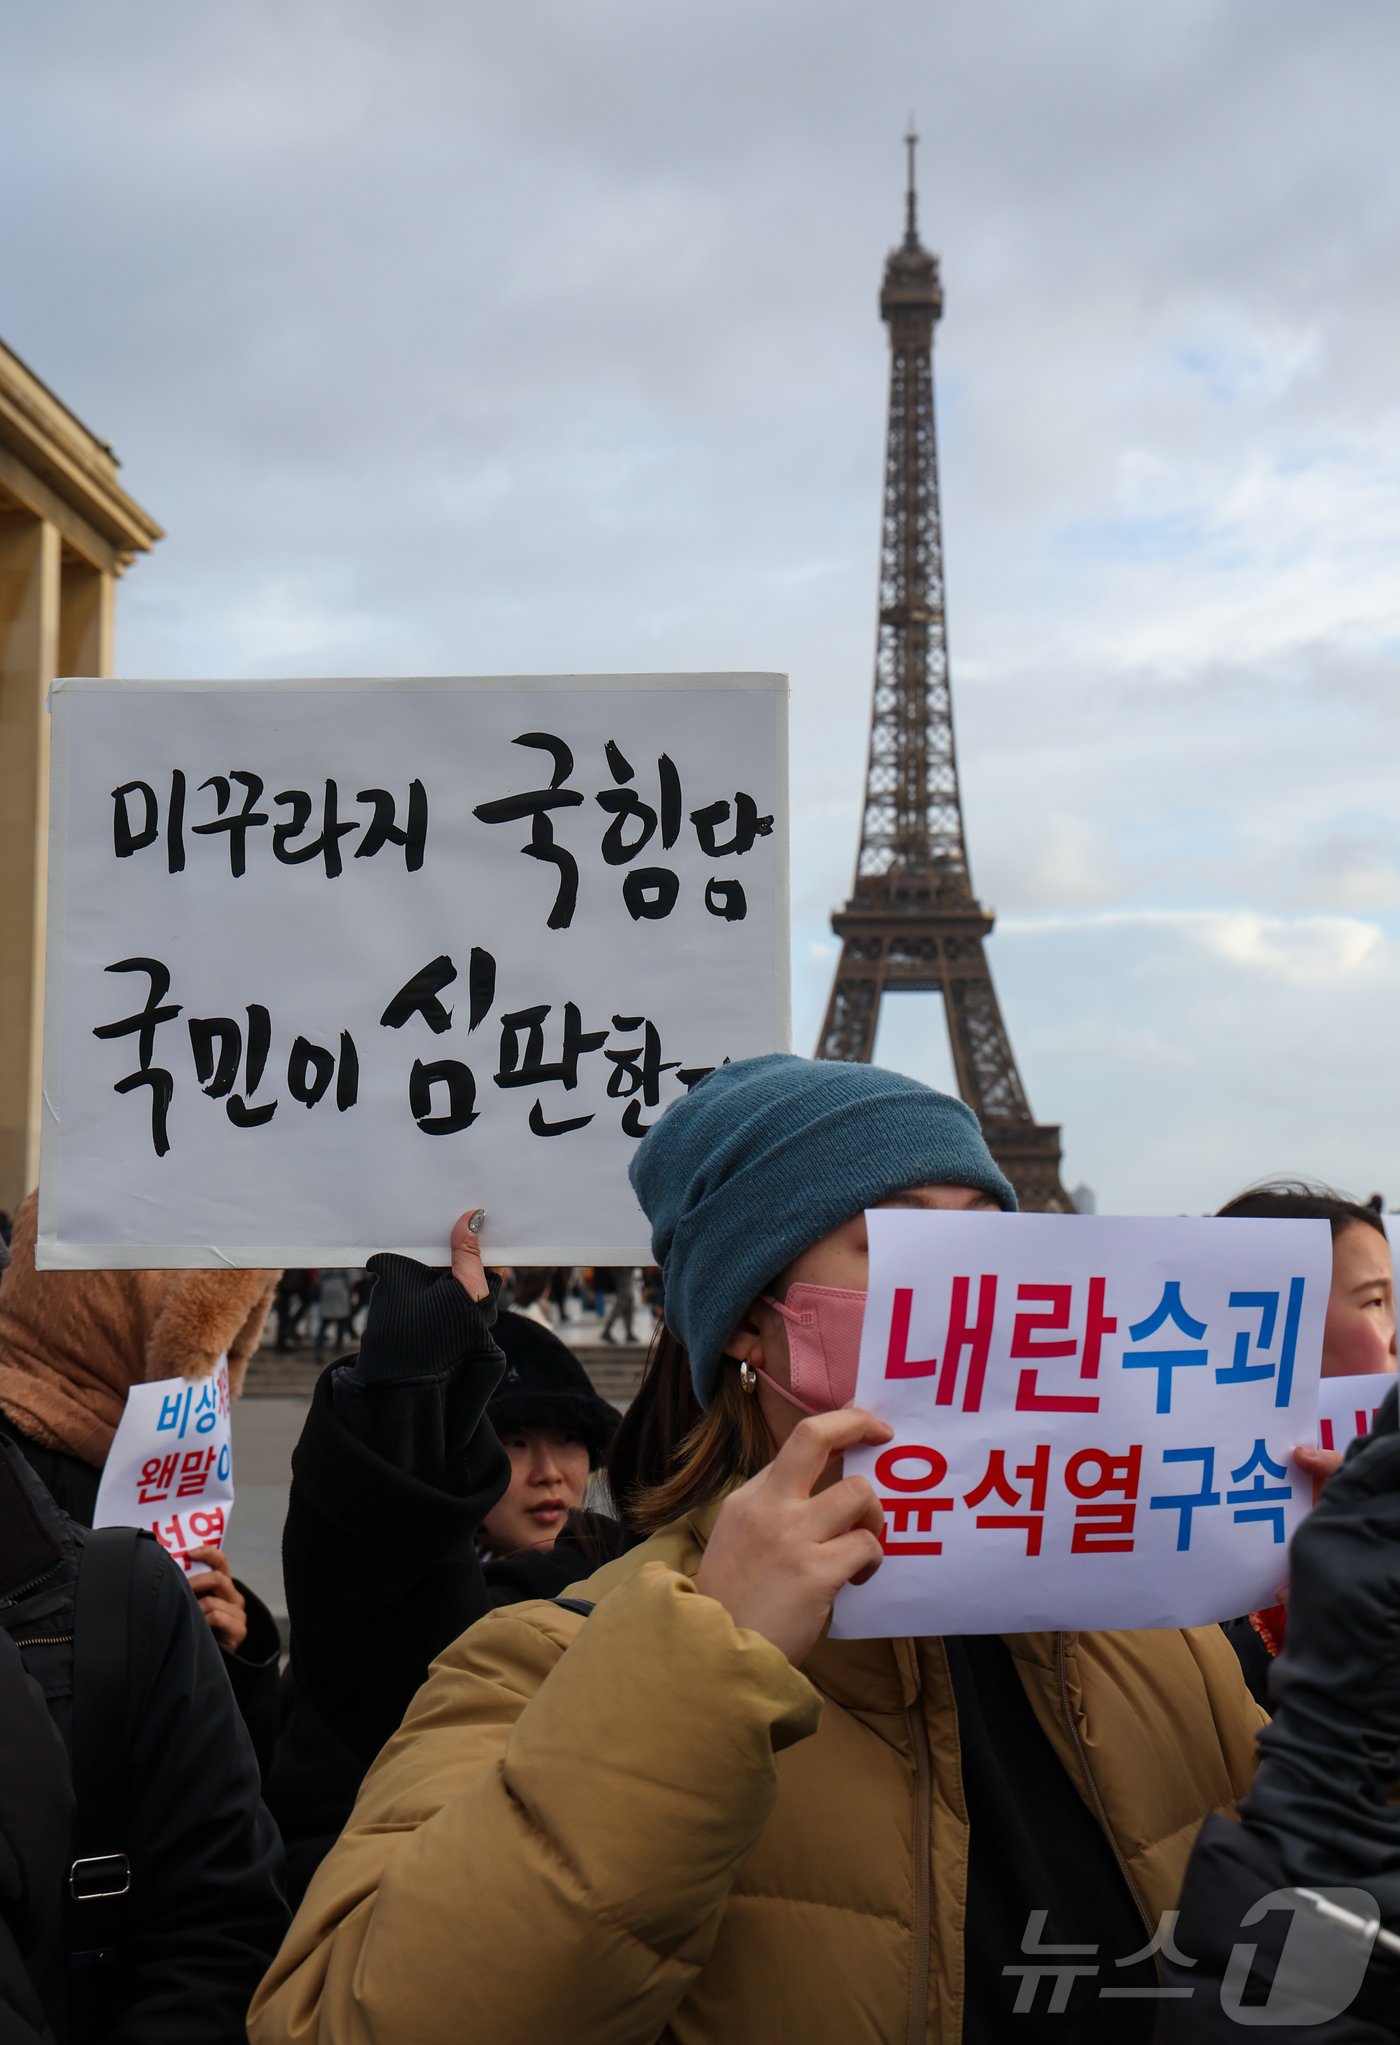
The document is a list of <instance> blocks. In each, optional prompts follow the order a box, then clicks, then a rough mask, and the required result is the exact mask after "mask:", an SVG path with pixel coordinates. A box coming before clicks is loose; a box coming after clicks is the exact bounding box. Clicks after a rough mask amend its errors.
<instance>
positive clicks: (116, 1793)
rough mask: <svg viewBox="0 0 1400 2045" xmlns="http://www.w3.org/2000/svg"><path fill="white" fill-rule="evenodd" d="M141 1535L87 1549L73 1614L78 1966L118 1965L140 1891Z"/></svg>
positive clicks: (112, 1537)
mask: <svg viewBox="0 0 1400 2045" xmlns="http://www.w3.org/2000/svg"><path fill="white" fill-rule="evenodd" d="M141 1538H142V1536H141V1534H140V1532H139V1531H138V1530H137V1528H135V1527H99V1528H97V1529H96V1530H95V1531H94V1532H92V1533H90V1534H89V1535H88V1537H87V1540H86V1541H85V1542H84V1544H83V1552H82V1556H81V1558H80V1560H79V1563H78V1589H77V1596H76V1599H75V1603H74V1614H73V1791H74V1801H75V1803H76V1805H77V1811H76V1816H75V1821H74V1827H73V1864H72V1866H71V1867H70V1869H69V1871H68V1920H69V1942H70V1947H71V1956H72V1961H73V1964H74V1965H75V1966H92V1965H95V1964H97V1963H99V1962H101V1961H103V1960H107V1959H110V1958H111V1957H112V1953H111V1950H110V1949H111V1948H113V1947H114V1946H116V1945H117V1944H118V1943H119V1942H120V1939H121V1936H122V1931H123V1927H124V1925H125V1922H126V1917H127V1907H128V1906H127V1898H128V1897H129V1895H130V1891H131V1862H130V1860H129V1858H128V1857H127V1853H126V1848H125V1844H124V1842H125V1839H126V1825H127V1808H126V1805H127V1798H126V1789H127V1781H126V1774H127V1752H126V1740H127V1682H128V1642H129V1634H130V1628H131V1580H132V1572H133V1570H134V1568H135V1564H136V1553H137V1544H138V1542H139V1541H140V1540H141Z"/></svg>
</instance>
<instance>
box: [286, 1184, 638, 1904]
mask: <svg viewBox="0 0 1400 2045" xmlns="http://www.w3.org/2000/svg"><path fill="white" fill-rule="evenodd" d="M480 1213H481V1210H479V1209H477V1210H472V1211H469V1212H468V1213H467V1214H464V1215H462V1217H461V1218H460V1219H459V1221H458V1222H457V1225H456V1227H455V1228H454V1229H453V1231H452V1236H451V1257H452V1264H451V1269H450V1270H432V1269H429V1268H428V1267H427V1266H425V1265H422V1264H419V1263H416V1262H415V1261H414V1259H412V1258H411V1257H400V1256H391V1255H381V1256H376V1257H372V1258H371V1259H370V1262H369V1270H370V1271H371V1272H372V1273H373V1274H374V1281H375V1282H374V1290H373V1292H372V1293H371V1295H370V1303H369V1312H368V1316H367V1319H366V1322H365V1329H364V1334H363V1335H362V1337H361V1339H360V1350H359V1354H358V1355H357V1356H352V1357H350V1358H348V1359H347V1360H345V1361H343V1362H340V1363H337V1364H334V1365H332V1366H331V1367H330V1369H328V1370H326V1371H323V1372H322V1374H321V1376H320V1377H319V1379H318V1380H317V1383H316V1389H315V1391H314V1393H313V1395H312V1400H311V1406H310V1409H309V1411H308V1413H307V1416H306V1421H305V1424H304V1426H303V1428H302V1432H301V1438H300V1440H299V1441H298V1443H297V1446H296V1448H295V1449H294V1450H293V1452H292V1487H291V1495H290V1498H289V1501H288V1507H287V1520H286V1525H285V1528H284V1530H283V1536H282V1567H283V1577H284V1581H285V1584H286V1592H287V1612H288V1617H289V1620H290V1625H291V1637H292V1651H291V1665H290V1669H289V1672H288V1679H287V1683H286V1694H285V1700H284V1716H283V1731H282V1737H281V1739H280V1741H279V1743H278V1750H277V1759H276V1763H275V1765H274V1768H273V1772H272V1776H271V1779H270V1780H269V1783H268V1786H267V1799H268V1802H269V1804H270V1806H271V1808H272V1810H273V1813H274V1815H275V1816H276V1818H277V1820H278V1823H279V1824H280V1826H281V1828H282V1833H283V1837H284V1839H285V1840H286V1843H287V1857H288V1874H289V1886H290V1890H291V1893H292V1896H293V1900H294V1901H295V1900H296V1899H298V1898H299V1897H300V1895H301V1894H302V1892H303V1891H304V1889H305V1886H306V1884H307V1882H308V1881H309V1880H310V1878H311V1875H312V1874H313V1873H314V1871H315V1868H316V1866H317V1865H318V1863H319V1861H320V1860H321V1858H322V1856H323V1855H324V1854H325V1853H326V1851H327V1850H328V1849H329V1847H330V1845H331V1844H332V1842H333V1840H334V1839H335V1837H336V1835H337V1834H338V1833H339V1831H340V1829H341V1827H342V1825H343V1824H344V1822H345V1819H346V1818H347V1817H348V1816H349V1813H350V1809H351V1806H352V1805H353V1803H354V1800H355V1796H356V1793H357V1792H358V1789H359V1785H360V1781H361V1779H362V1777H363V1775H364V1773H365V1770H366V1769H367V1768H368V1766H369V1764H370V1762H371V1761H372V1760H373V1759H374V1757H375V1755H376V1754H377V1753H378V1752H379V1750H380V1748H381V1747H382V1746H383V1745H384V1743H385V1741H386V1740H387V1739H388V1738H389V1737H390V1735H391V1734H392V1733H393V1732H395V1731H396V1730H397V1728H398V1725H399V1721H400V1720H401V1719H402V1717H403V1715H404V1712H405V1711H406V1710H407V1708H408V1706H409V1704H410V1702H411V1701H412V1698H413V1695H414V1693H415V1691H416V1690H417V1689H418V1687H419V1685H420V1684H421V1683H422V1682H423V1680H424V1678H425V1677H426V1675H427V1673H428V1666H429V1664H430V1663H431V1662H432V1661H433V1660H434V1658H435V1657H436V1656H437V1655H438V1654H439V1653H440V1652H441V1651H442V1649H443V1648H445V1647H447V1646H448V1645H449V1644H450V1643H451V1642H452V1641H454V1640H455V1639H456V1638H457V1637H458V1635H459V1634H461V1633H464V1632H465V1631H466V1629H467V1627H468V1626H470V1625H472V1624H473V1623H474V1622H475V1621H476V1620H477V1619H479V1618H481V1617H482V1616H483V1615H484V1614H485V1613H486V1612H488V1611H489V1610H491V1609H492V1607H493V1606H496V1605H501V1604H511V1603H515V1602H518V1601H520V1600H523V1599H527V1598H541V1597H542V1598H551V1597H554V1596H556V1595H558V1593H559V1592H561V1591H562V1590H564V1589H566V1588H567V1586H568V1585H569V1584H571V1583H576V1582H578V1581H580V1580H581V1579H582V1578H584V1577H586V1576H587V1575H589V1574H590V1573H591V1571H592V1570H594V1569H596V1568H597V1567H598V1566H599V1565H600V1564H601V1563H602V1562H605V1561H608V1560H610V1559H611V1557H612V1556H614V1555H616V1554H620V1553H622V1552H623V1550H624V1549H626V1548H627V1547H629V1546H630V1545H632V1544H631V1540H630V1538H629V1537H628V1536H627V1535H625V1534H624V1533H623V1530H622V1529H621V1527H620V1526H619V1525H618V1523H617V1522H616V1521H615V1520H614V1519H611V1518H610V1517H609V1516H608V1515H606V1514H604V1513H596V1512H586V1511H584V1510H583V1509H582V1501H583V1493H584V1488H585V1486H586V1484H587V1480H588V1475H589V1472H590V1470H592V1469H596V1468H597V1466H598V1463H599V1461H600V1459H601V1456H602V1453H603V1450H604V1449H605V1448H606V1446H607V1443H608V1441H609V1440H610V1439H611V1436H612V1433H613V1430H614V1428H615V1427H616V1426H617V1423H618V1419H619V1415H618V1413H617V1412H616V1410H615V1409H614V1408H613V1407H612V1406H610V1405H608V1404H607V1402H606V1401H605V1400H603V1399H600V1398H599V1397H598V1395H597V1393H596V1392H595V1391H594V1390H593V1387H592V1385H591V1384H590V1383H589V1381H588V1378H587V1375H586V1374H585V1372H584V1370H583V1368H582V1366H581V1365H580V1364H579V1362H578V1360H577V1358H576V1357H575V1356H574V1355H573V1353H572V1352H571V1351H570V1350H569V1349H568V1348H566V1346H565V1345H564V1344H563V1343H562V1342H560V1341H559V1340H558V1338H557V1337H556V1336H554V1335H552V1334H551V1333H550V1332H549V1330H548V1329H547V1328H544V1327H542V1326H541V1325H540V1324H539V1323H538V1322H537V1321H534V1320H532V1319H529V1318H527V1317H526V1316H524V1315H521V1314H512V1313H507V1312H504V1311H502V1310H500V1309H499V1308H498V1306H497V1299H498V1296H499V1292H500V1279H499V1278H498V1277H497V1276H495V1275H494V1274H492V1275H491V1276H489V1277H488V1276H487V1274H486V1272H485V1270H484V1268H483V1265H482V1261H481V1246H480V1236H479V1233H478V1230H477V1229H473V1228H472V1227H471V1226H470V1223H471V1222H472V1221H473V1220H477V1221H478V1223H479V1217H480Z"/></svg>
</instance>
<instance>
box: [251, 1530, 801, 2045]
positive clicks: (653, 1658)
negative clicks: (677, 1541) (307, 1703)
mask: <svg viewBox="0 0 1400 2045" xmlns="http://www.w3.org/2000/svg"><path fill="white" fill-rule="evenodd" d="M566 1647H567V1649H568V1652H567V1654H566V1653H565V1652H564V1649H565V1648H566ZM367 1651H369V1652H373V1648H372V1644H371V1645H370V1647H369V1648H368V1650H367ZM820 1714H821V1702H820V1699H819V1697H818V1695H817V1692H816V1691H815V1689H813V1687H812V1685H811V1684H810V1683H809V1682H808V1681H807V1679H806V1677H805V1676H803V1675H800V1674H799V1673H798V1671H797V1670H796V1669H794V1668H793V1667H792V1666H791V1665H790V1663H789V1662H788V1661H787V1660H786V1658H785V1657H784V1656H783V1655H782V1654H780V1653H779V1652H778V1650H777V1649H776V1648H775V1647H773V1646H771V1645H770V1644H769V1642H768V1641H766V1640H764V1639H762V1638H761V1637H760V1636H759V1635H758V1634H756V1633H750V1632H747V1631H744V1630H742V1629H740V1628H738V1627H736V1626H735V1625H734V1624H733V1622H732V1621H731V1619H730V1618H729V1615H728V1613H727V1612H726V1611H725V1610H724V1609H723V1607H722V1606H720V1605H718V1604H716V1603H715V1602H714V1600H713V1599H710V1598H706V1597H702V1596H700V1595H699V1594H698V1593H697V1592H696V1590H695V1587H694V1585H693V1584H692V1583H691V1582H690V1581H689V1579H688V1578H686V1577H684V1576H681V1575H679V1574H677V1573H676V1572H674V1571H673V1570H671V1569H669V1568H667V1567H666V1566H665V1565H664V1564H661V1563H648V1564H646V1565H645V1566H644V1567H643V1568H641V1569H640V1570H639V1571H638V1572H637V1574H636V1575H635V1576H634V1577H633V1578H632V1579H631V1580H630V1581H628V1582H626V1583H624V1584H623V1585H622V1586H621V1587H620V1588H619V1589H618V1590H617V1591H615V1592H614V1593H613V1594H612V1595H610V1596H609V1597H607V1598H605V1599H604V1600H603V1601H602V1602H601V1603H600V1604H599V1606H598V1608H597V1610H596V1611H595V1612H594V1613H593V1614H592V1616H591V1617H589V1618H586V1619H585V1618H582V1617H580V1616H578V1615H576V1614H570V1613H568V1612H566V1611H563V1610H561V1609H560V1608H559V1607H557V1606H553V1605H548V1604H538V1605H526V1606H515V1607H512V1608H508V1609H506V1610H504V1611H501V1612H497V1613H493V1614H492V1615H491V1617H490V1618H487V1619H484V1620H482V1621H481V1622H480V1623H479V1624H478V1625H476V1626H474V1627H472V1628H471V1629H470V1631H469V1632H467V1633H465V1634H463V1636H462V1638H461V1639H460V1640H458V1641H457V1642H456V1643H455V1645H454V1646H453V1647H451V1648H450V1649H449V1650H448V1651H447V1653H446V1654H444V1655H443V1656H442V1657H441V1658H440V1659H439V1660H438V1661H437V1662H436V1663H435V1664H434V1665H433V1668H432V1671H431V1673H430V1675H429V1677H428V1681H427V1682H426V1683H425V1684H424V1686H423V1688H422V1689H421V1690H420V1691H419V1693H418V1695H417V1697H416V1698H415V1700H414V1702H413V1704H412V1706H411V1708H410V1710H409V1713H408V1716H407V1718H406V1719H405V1720H404V1723H403V1725H402V1727H401V1728H400V1730H399V1731H398V1732H397V1733H396V1734H395V1735H394V1738H393V1739H392V1740H391V1741H390V1742H389V1744H388V1746H387V1747H386V1748H385V1749H384V1751H383V1753H382V1754H381V1755H380V1757H379V1759H378V1761H377V1762H376V1763H375V1765H374V1767H373V1769H372V1770H371V1772H370V1774H369V1775H368V1777H367V1778H366V1780H365V1783H364V1787H363V1788H362V1790H361V1792H360V1797H359V1801H358V1802H357V1804H356V1806H355V1810H354V1813H353V1815H352V1816H351V1819H350V1822H349V1824H348V1825H347V1827H346V1830H345V1832H344V1834H343V1836H342V1837H341V1839H340V1841H339V1842H338V1844H337V1845H336V1846H335V1847H334V1848H333V1849H332V1851H331V1853H330V1856H329V1858H328V1859H327V1860H326V1861H325V1862H324V1863H323V1865H322V1867H321V1869H320V1870H319V1872H318V1874H317V1875H316V1878H315V1880H314V1881H313V1883H312V1885H311V1887H310V1889H309V1891H308V1892H307V1896H306V1900H305V1902H304V1903H303V1904H302V1907H301V1910H300V1911H299V1913H298V1915H297V1917H296V1920H295V1922H294V1923H293V1925H292V1928H291V1931H290V1932H289V1933H288V1935H287V1940H286V1943H285V1945H284V1946H283V1948H282V1951H281V1953H280V1954H279V1955H278V1958H277V1960H276V1961H275V1963H274V1965H273V1967H272V1970H271V1972H270V1973H269V1974H268V1976H267V1978H266V1980H265V1981H264V1982H263V1984H262V1986H261V1988H260V1989H259V1991H258V1993H257V1996H256V1997H255V1998H254V2002H253V2007H252V2010H251V2011H250V2013H249V2036H250V2038H251V2039H252V2041H253V2045H292V2041H295V2045H312V2041H315V2045H386V2041H389V2040H392V2041H393V2045H460V2041H461V2040H462V2039H463V2038H464V2037H468V2036H470V2037H472V2038H481V2039H490V2040H491V2045H540V2040H541V2039H544V2038H549V2037H555V2036H558V2037H564V2038H570V2039H587V2040H588V2041H589V2045H644V2041H649V2040H652V2039H655V2038H656V2036H657V2034H658V2033H659V2032H660V2031H662V2030H663V2029H664V2028H665V2026H666V2024H667V2022H668V2020H669V2018H670V2016H671V2014H672V2012H673V2011H674V2010H675V2009H676V2007H677V2005H678V2004H679V2003H680V2001H681V2000H682V1998H683V1997H684V1996H685V1994H686V1992H687V1990H688V1989H689V1987H690V1985H691V1983H692V1982H693V1981H694V1979H695V1976H696V1975H697V1973H698V1972H699V1970H700V1969H701V1968H702V1967H703V1966H704V1964H705V1962H706V1960H707V1958H708V1957H709V1953H710V1949H711V1947H712V1945H713V1942H714V1938H715V1934H716V1932H717V1930H718V1927H719V1922H720V1918H721V1916H722V1914H723V1911H724V1907H725V1903H726V1901H727V1898H728V1895H729V1890H730V1886H731V1884H732V1882H733V1879H734V1876H735V1874H736V1872H737V1870H738V1868H739V1866H740V1864H741V1862H742V1861H743V1860H744V1858H745V1857H746V1855H747V1854H748V1852H749V1851H750V1850H751V1848H752V1846H753V1844H754V1842H755V1841H756V1840H757V1838H758V1835H759V1833H760V1832H761V1831H762V1829H763V1826H764V1824H765V1822H766V1820H767V1818H768V1815H769V1812H770V1810H771V1809H772V1806H773V1802H774V1798H775V1796H776V1793H777V1770H776V1767H775V1764H774V1756H775V1754H776V1753H777V1752H778V1751H779V1750H780V1749H781V1748H783V1747H785V1746H787V1745H789V1744H791V1743H792V1742H793V1741H795V1740H799V1739H802V1738H804V1737H805V1736H807V1735H808V1734H810V1733H812V1732H814V1731H815V1730H816V1726H817V1722H818V1719H819V1717H820Z"/></svg>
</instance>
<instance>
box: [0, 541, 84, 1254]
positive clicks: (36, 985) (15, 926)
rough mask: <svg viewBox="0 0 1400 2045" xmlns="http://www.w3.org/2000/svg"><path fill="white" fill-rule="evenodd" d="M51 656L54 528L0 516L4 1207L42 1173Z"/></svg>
mask: <svg viewBox="0 0 1400 2045" xmlns="http://www.w3.org/2000/svg"><path fill="white" fill-rule="evenodd" d="M95 615H96V616H98V617H100V615H101V604H100V603H99V604H98V606H97V610H96V614H95ZM58 656H59V535H58V530H57V528H56V527H55V526H52V525H50V524H49V523H48V521H47V520H44V519H36V518H30V517H26V516H25V515H24V514H22V513H18V514H12V515H6V516H3V517H0V1043H3V1044H4V1046H5V1057H4V1059H3V1061H0V1207H5V1208H8V1209H9V1210H10V1212H11V1213H13V1211H14V1208H15V1206H16V1204H17V1203H18V1202H19V1200H20V1199H21V1198H22V1197H23V1196H24V1194H25V1193H26V1192H28V1190H29V1188H30V1187H31V1186H33V1185H34V1184H35V1183H36V1182H37V1180H38V1176H39V1111H40V1106H41V1079H42V1070H43V1067H42V1057H43V1004H44V984H43V957H44V897H45V879H46V875H47V871H48V825H49V718H48V708H47V703H46V698H47V695H48V689H49V684H50V682H51V681H52V680H53V678H54V675H55V673H56V672H57V667H58Z"/></svg>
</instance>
